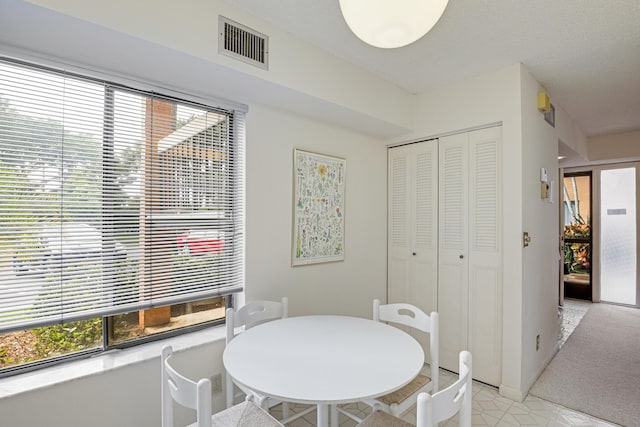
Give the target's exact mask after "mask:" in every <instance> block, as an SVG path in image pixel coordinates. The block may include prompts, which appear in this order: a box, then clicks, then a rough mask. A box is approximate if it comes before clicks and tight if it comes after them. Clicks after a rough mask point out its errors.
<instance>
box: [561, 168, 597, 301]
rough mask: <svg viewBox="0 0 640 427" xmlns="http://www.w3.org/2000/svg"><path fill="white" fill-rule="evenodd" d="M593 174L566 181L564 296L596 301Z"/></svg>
mask: <svg viewBox="0 0 640 427" xmlns="http://www.w3.org/2000/svg"><path fill="white" fill-rule="evenodd" d="M591 194H592V185H591V171H586V172H567V173H565V174H564V178H563V209H564V212H563V217H564V247H563V265H564V296H565V297H567V298H576V299H583V300H589V301H591V300H592V280H591V277H592V275H591V271H592V262H591V249H592V247H593V242H592V233H591V217H592V215H591V208H592V205H591V200H592V197H591Z"/></svg>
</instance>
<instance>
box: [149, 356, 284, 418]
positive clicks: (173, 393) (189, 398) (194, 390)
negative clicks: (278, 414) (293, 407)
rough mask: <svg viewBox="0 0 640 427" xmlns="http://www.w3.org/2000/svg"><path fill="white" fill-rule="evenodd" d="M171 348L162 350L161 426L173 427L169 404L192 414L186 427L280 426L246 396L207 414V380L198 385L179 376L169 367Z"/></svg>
mask: <svg viewBox="0 0 640 427" xmlns="http://www.w3.org/2000/svg"><path fill="white" fill-rule="evenodd" d="M172 354H173V348H172V347H171V346H165V347H163V348H162V356H161V359H160V364H161V365H162V386H161V387H162V427H174V423H173V403H174V401H175V402H177V403H178V404H180V405H182V406H184V407H186V408H189V409H195V411H196V422H195V423H193V424H190V425H189V427H214V426H215V427H227V426H229V427H255V426H261V427H262V426H263V427H283V424H281V423H280V422H278V420H276V419H275V418H273V417H272V416H271V415H269V414H268V413H267V412H266V411H265V410H264V409H262V408H261V407H259V406H258V405H256V404H255V403H254V402H253V401H252V400H251V399H252V395H249V396H248V398H247V400H245V401H243V402H241V403H238V404H237V405H234V406H232V407H231V408H227V409H225V410H224V411H221V412H218V413H216V414H212V413H211V381H209V379H207V378H203V379H201V380H200V381H198V382H195V381H192V380H190V379H189V378H187V377H185V376H183V375H181V374H180V373H178V371H176V370H175V369H174V368H173V366H171V364H170V361H171V357H172Z"/></svg>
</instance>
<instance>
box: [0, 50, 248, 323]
mask: <svg viewBox="0 0 640 427" xmlns="http://www.w3.org/2000/svg"><path fill="white" fill-rule="evenodd" d="M243 203H244V113H243V112H238V111H232V110H229V111H227V110H222V109H219V108H209V107H205V106H202V105H199V104H194V103H189V102H187V101H182V100H176V99H172V98H169V97H163V96H160V95H158V94H153V93H146V92H142V91H136V90H133V89H131V88H127V87H124V86H119V85H114V84H110V83H108V82H104V81H96V80H91V79H87V78H82V77H79V76H76V75H70V74H67V73H63V72H57V71H53V70H48V69H42V68H35V67H30V66H28V65H25V64H21V63H15V62H10V61H4V60H0V332H8V331H12V330H19V329H27V328H31V327H36V326H41V325H46V324H53V323H58V322H68V321H73V320H79V319H82V318H89V317H95V316H103V315H110V314H116V313H124V312H130V311H135V310H138V309H143V308H149V307H155V306H162V305H169V304H174V303H180V302H185V301H190V300H196V299H201V298H207V297H212V296H217V295H224V294H228V293H232V292H236V291H239V290H241V287H242V283H243V271H244V267H243V263H244V249H243V244H244V243H243V242H244V224H243V221H244V208H243Z"/></svg>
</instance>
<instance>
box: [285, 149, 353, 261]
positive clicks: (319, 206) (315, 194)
mask: <svg viewBox="0 0 640 427" xmlns="http://www.w3.org/2000/svg"><path fill="white" fill-rule="evenodd" d="M293 158H294V160H293V232H292V251H291V264H292V266H294V267H295V266H300V265H308V264H317V263H324V262H335V261H344V241H345V240H344V231H345V230H344V228H345V227H344V224H345V222H344V219H345V189H346V169H347V162H346V160H345V159H343V158H340V157H333V156H328V155H324V154H318V153H313V152H310V151H304V150H300V149H294V154H293Z"/></svg>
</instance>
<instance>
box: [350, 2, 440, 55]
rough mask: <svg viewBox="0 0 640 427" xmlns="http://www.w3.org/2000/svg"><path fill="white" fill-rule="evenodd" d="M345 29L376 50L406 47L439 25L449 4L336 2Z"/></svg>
mask: <svg viewBox="0 0 640 427" xmlns="http://www.w3.org/2000/svg"><path fill="white" fill-rule="evenodd" d="M339 1H340V9H341V10H342V15H343V16H344V20H345V21H346V22H347V25H348V26H349V28H350V29H351V31H353V33H354V34H355V35H356V36H358V38H360V39H361V40H362V41H363V42H365V43H368V44H370V45H372V46H375V47H381V48H386V49H389V48H395V47H402V46H406V45H408V44H410V43H413V42H414V41H416V40H418V39H419V38H420V37H422V36H424V35H425V34H427V33H428V32H429V30H431V29H432V28H433V26H434V25H436V23H437V22H438V20H439V19H440V17H441V16H442V14H443V13H444V10H445V8H446V7H447V3H449V0H402V1H398V0H339Z"/></svg>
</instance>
